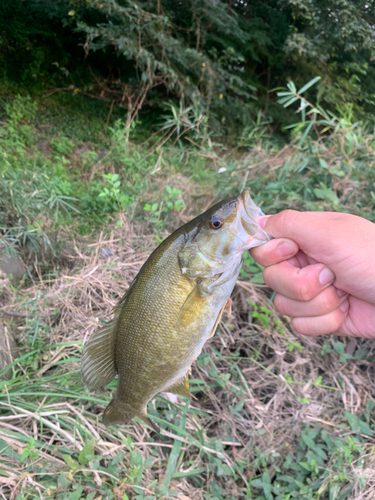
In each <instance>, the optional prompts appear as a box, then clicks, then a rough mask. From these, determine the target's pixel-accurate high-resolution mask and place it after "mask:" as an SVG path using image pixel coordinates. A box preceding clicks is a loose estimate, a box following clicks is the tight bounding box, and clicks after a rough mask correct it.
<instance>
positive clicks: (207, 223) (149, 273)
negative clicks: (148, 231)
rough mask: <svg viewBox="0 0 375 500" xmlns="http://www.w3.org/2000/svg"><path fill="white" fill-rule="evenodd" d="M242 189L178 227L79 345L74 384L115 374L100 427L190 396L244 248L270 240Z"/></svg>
mask: <svg viewBox="0 0 375 500" xmlns="http://www.w3.org/2000/svg"><path fill="white" fill-rule="evenodd" d="M259 215H262V212H261V211H260V209H259V208H258V207H256V205H255V204H254V203H253V201H252V200H251V198H250V195H249V193H248V191H244V192H243V193H241V194H240V195H239V196H238V197H234V198H232V199H230V200H226V201H222V202H220V203H218V204H217V205H215V206H214V207H212V208H211V209H209V210H208V211H207V212H205V213H203V214H201V215H200V216H198V217H196V218H195V219H193V220H192V221H190V222H188V223H187V224H185V225H184V226H182V227H180V228H178V229H177V230H176V231H175V232H174V233H172V234H171V235H170V236H169V237H168V238H167V239H166V240H165V241H164V242H162V243H161V244H160V245H159V246H158V247H157V248H156V249H155V250H154V252H153V253H152V254H151V255H150V257H149V258H148V260H147V261H146V262H145V264H144V265H143V266H142V268H141V270H140V271H139V273H138V275H137V276H136V278H135V279H134V281H133V283H132V284H131V286H130V288H129V290H128V291H127V292H126V294H125V296H124V297H123V298H122V299H121V301H120V302H119V304H118V305H117V306H116V307H115V310H114V317H113V319H112V320H111V321H110V322H109V323H108V324H107V325H106V326H104V327H103V328H102V329H100V330H98V331H97V332H95V333H94V335H93V336H92V337H91V338H90V339H89V341H88V343H87V344H86V345H85V348H84V352H83V357H82V365H81V372H82V379H83V382H84V384H85V385H86V386H87V387H89V388H91V389H98V388H101V387H104V386H105V385H107V384H108V383H109V382H110V381H111V380H112V379H113V378H114V377H115V375H116V374H118V383H117V390H116V393H115V395H114V398H113V399H112V401H111V402H110V403H109V405H108V406H107V408H106V410H105V412H104V416H103V422H104V423H105V424H106V425H113V424H123V423H127V422H129V421H130V420H131V419H132V418H134V417H135V416H137V417H139V418H141V419H142V420H143V421H145V422H146V423H148V424H150V425H152V426H153V427H154V428H155V429H157V426H156V424H155V423H154V422H152V421H151V420H150V419H149V417H148V415H147V403H148V402H149V401H150V400H151V399H152V397H153V396H155V394H157V393H160V392H164V391H167V392H172V393H174V394H179V395H182V396H187V397H189V396H190V393H189V381H188V374H189V371H190V367H191V365H192V363H193V362H194V360H195V359H196V358H197V357H198V355H199V354H200V352H201V350H202V348H203V345H204V343H205V342H206V340H207V339H208V338H209V337H210V336H211V335H213V333H214V330H215V328H216V326H217V324H218V322H219V320H220V317H221V314H222V312H223V310H224V309H225V307H226V304H227V302H228V299H229V297H230V294H231V293H232V290H233V288H234V286H235V283H236V280H237V277H238V274H239V271H240V268H241V263H242V254H243V252H244V251H245V250H247V249H249V248H252V247H254V246H258V245H261V244H263V243H265V242H266V241H268V240H269V239H270V237H269V236H268V235H267V234H266V233H265V232H264V231H263V230H262V229H261V228H260V227H259V226H258V224H257V223H256V219H255V218H256V217H257V216H259Z"/></svg>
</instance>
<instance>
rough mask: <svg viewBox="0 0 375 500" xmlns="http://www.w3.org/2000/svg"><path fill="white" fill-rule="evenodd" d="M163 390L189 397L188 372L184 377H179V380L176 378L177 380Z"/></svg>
mask: <svg viewBox="0 0 375 500" xmlns="http://www.w3.org/2000/svg"><path fill="white" fill-rule="evenodd" d="M164 392H171V393H172V394H178V395H179V396H185V398H190V391H189V375H188V373H187V374H186V375H185V376H184V377H182V378H180V380H177V382H175V383H174V384H172V385H171V386H169V387H168V388H167V389H165V390H164Z"/></svg>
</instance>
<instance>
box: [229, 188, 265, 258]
mask: <svg viewBox="0 0 375 500" xmlns="http://www.w3.org/2000/svg"><path fill="white" fill-rule="evenodd" d="M237 203H238V215H239V218H240V221H241V226H242V231H241V233H242V235H241V236H242V239H243V240H244V243H245V245H246V249H249V248H253V247H256V246H259V245H262V244H263V243H266V242H267V241H270V240H271V239H272V237H271V236H270V235H269V234H267V233H266V232H265V231H264V230H263V229H262V228H261V227H260V226H259V224H258V223H257V221H256V219H257V217H261V216H262V215H264V213H263V212H262V210H261V209H260V208H259V207H257V206H256V205H255V203H254V201H253V200H252V198H251V196H250V193H249V191H248V190H247V189H245V190H244V191H242V193H241V194H240V195H239V196H238V197H237Z"/></svg>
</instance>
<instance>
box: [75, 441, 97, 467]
mask: <svg viewBox="0 0 375 500" xmlns="http://www.w3.org/2000/svg"><path fill="white" fill-rule="evenodd" d="M94 448H95V441H92V440H91V441H86V443H85V446H84V447H83V449H82V451H81V453H80V454H79V455H78V462H79V463H80V464H81V465H85V464H87V463H88V462H89V461H90V460H91V458H87V455H90V456H92V455H94V453H95V451H94Z"/></svg>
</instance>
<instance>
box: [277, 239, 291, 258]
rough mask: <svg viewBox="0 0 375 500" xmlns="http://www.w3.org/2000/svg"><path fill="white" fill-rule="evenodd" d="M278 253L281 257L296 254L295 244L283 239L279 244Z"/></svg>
mask: <svg viewBox="0 0 375 500" xmlns="http://www.w3.org/2000/svg"><path fill="white" fill-rule="evenodd" d="M277 253H278V254H279V255H280V257H290V256H292V255H294V254H295V248H294V245H291V244H290V243H288V242H287V241H283V242H282V243H280V245H278V246H277Z"/></svg>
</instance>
